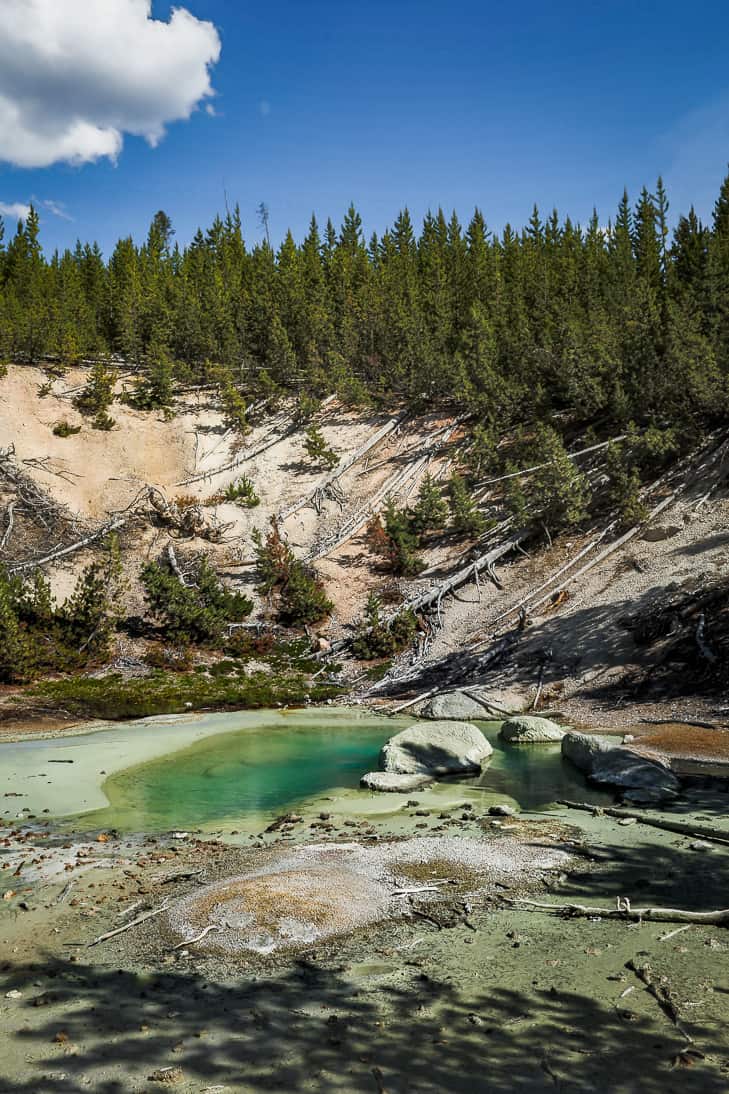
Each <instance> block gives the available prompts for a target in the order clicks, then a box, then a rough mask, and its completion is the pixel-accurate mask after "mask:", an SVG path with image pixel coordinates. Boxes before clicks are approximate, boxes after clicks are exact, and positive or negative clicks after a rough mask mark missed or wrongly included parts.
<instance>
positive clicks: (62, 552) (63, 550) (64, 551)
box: [8, 517, 126, 574]
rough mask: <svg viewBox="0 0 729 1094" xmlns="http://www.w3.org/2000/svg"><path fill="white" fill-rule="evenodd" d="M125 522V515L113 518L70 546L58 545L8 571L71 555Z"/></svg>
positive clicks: (18, 563) (15, 571)
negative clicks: (46, 552) (39, 556)
mask: <svg viewBox="0 0 729 1094" xmlns="http://www.w3.org/2000/svg"><path fill="white" fill-rule="evenodd" d="M125 524H126V518H125V517H117V518H116V519H115V520H112V521H110V522H109V523H108V524H105V525H103V527H101V528H98V529H97V530H96V531H95V532H92V533H91V535H89V536H84V538H83V539H79V540H77V541H76V543H72V544H71V545H70V547H59V548H58V549H57V550H55V551H51V552H50V553H49V554H47V555H43V556H42V557H41V558H31V559H27V560H26V561H25V562H16V564H15V565H14V566H9V567H8V573H10V574H18V573H21V571H23V570H34V569H36V567H38V566H45V565H46V563H48V562H55V561H56V560H57V559H59V558H65V557H66V555H71V554H73V553H74V552H75V551H80V550H81V549H82V548H83V547H88V546H89V544H91V543H95V542H96V540H98V539H103V537H104V536H108V535H110V533H111V532H116V531H117V530H118V529H119V528H122V527H123V526H124V525H125Z"/></svg>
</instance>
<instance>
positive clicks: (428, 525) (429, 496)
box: [412, 475, 448, 535]
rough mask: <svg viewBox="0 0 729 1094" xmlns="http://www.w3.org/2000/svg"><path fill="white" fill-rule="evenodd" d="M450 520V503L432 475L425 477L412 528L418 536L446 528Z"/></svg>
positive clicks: (413, 516) (421, 485) (414, 510)
mask: <svg viewBox="0 0 729 1094" xmlns="http://www.w3.org/2000/svg"><path fill="white" fill-rule="evenodd" d="M447 520H448V503H447V502H446V500H445V499H444V497H443V496H442V494H441V491H440V487H439V486H438V484H437V483H436V481H435V479H434V478H433V476H432V475H424V476H423V481H422V483H421V484H420V490H419V492H418V500H417V501H416V503H415V507H414V509H413V514H412V526H413V529H414V531H415V532H417V533H418V535H422V534H423V533H424V532H436V531H440V529H442V528H444V527H445V525H446V522H447Z"/></svg>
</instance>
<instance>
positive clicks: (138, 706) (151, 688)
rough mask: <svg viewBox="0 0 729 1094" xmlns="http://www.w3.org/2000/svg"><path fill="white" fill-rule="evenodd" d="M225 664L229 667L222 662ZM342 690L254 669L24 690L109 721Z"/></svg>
mask: <svg viewBox="0 0 729 1094" xmlns="http://www.w3.org/2000/svg"><path fill="white" fill-rule="evenodd" d="M226 667H227V666H226ZM340 692H341V688H337V687H333V686H331V685H329V684H317V683H314V684H313V685H310V684H309V681H308V679H307V677H306V676H304V675H303V674H302V673H296V672H290V673H279V674H274V673H268V672H257V673H253V674H251V675H250V676H245V675H242V674H239V675H236V676H231V675H228V674H226V675H215V676H210V675H208V674H205V675H203V674H202V673H199V672H190V673H169V672H161V671H155V672H152V673H150V675H149V676H144V677H133V678H132V679H128V680H125V679H124V678H123V677H122V676H121V675H119V674H118V673H114V674H110V675H108V676H102V677H93V678H92V677H83V676H75V677H71V678H67V679H64V680H47V681H45V682H44V683H42V684H37V685H35V686H34V687H32V688H29V689H28V690H27V691H26V694H27V695H31V696H35V697H42V698H43V699H45V700H46V701H47V702H50V703H51V704H53V705H55V706H57V707H58V708H59V709H63V710H65V711H68V712H69V713H71V714H74V715H78V716H83V717H90V718H106V719H110V720H114V719H123V718H144V717H148V716H149V715H153V714H180V713H184V712H185V711H189V710H201V709H203V708H205V709H216V710H259V709H261V708H264V707H274V706H277V705H279V704H280V705H286V706H303V705H304V704H305V702H306V701H307V697H308V699H309V700H310V701H311V702H314V703H322V702H325V701H326V700H327V699H333V698H335V697H336V696H337V695H339V694H340Z"/></svg>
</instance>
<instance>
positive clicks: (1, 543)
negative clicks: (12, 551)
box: [0, 499, 15, 551]
mask: <svg viewBox="0 0 729 1094" xmlns="http://www.w3.org/2000/svg"><path fill="white" fill-rule="evenodd" d="M14 510H15V499H13V500H12V501H11V502H10V503H9V505H8V507H7V509H6V510H5V517H6V519H7V525H6V528H5V531H4V532H3V538H2V539H0V551H4V550H5V548H6V546H7V543H8V540H9V539H10V537H11V535H12V534H13V524H14V516H13V513H14Z"/></svg>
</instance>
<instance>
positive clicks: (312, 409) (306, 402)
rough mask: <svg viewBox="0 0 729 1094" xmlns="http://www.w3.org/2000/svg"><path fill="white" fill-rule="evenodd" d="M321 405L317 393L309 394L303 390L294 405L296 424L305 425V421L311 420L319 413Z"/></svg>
mask: <svg viewBox="0 0 729 1094" xmlns="http://www.w3.org/2000/svg"><path fill="white" fill-rule="evenodd" d="M320 406H321V400H320V399H317V398H316V396H315V395H307V393H306V392H305V391H302V393H301V395H299V398H298V399H297V401H296V406H295V407H294V415H293V416H294V423H295V425H303V424H304V422H308V421H310V419H311V418H313V417H314V415H315V414H316V413H317V411H318V410H319V407H320Z"/></svg>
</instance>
